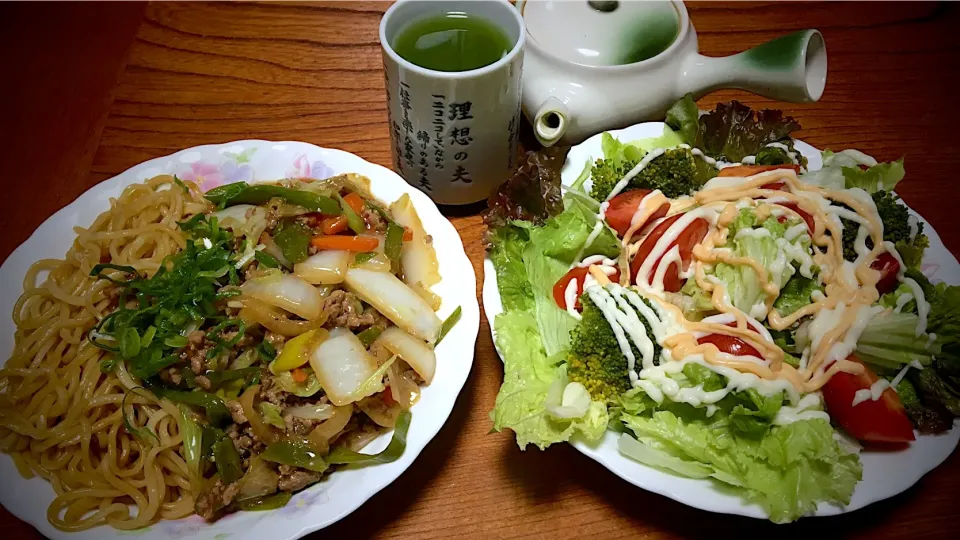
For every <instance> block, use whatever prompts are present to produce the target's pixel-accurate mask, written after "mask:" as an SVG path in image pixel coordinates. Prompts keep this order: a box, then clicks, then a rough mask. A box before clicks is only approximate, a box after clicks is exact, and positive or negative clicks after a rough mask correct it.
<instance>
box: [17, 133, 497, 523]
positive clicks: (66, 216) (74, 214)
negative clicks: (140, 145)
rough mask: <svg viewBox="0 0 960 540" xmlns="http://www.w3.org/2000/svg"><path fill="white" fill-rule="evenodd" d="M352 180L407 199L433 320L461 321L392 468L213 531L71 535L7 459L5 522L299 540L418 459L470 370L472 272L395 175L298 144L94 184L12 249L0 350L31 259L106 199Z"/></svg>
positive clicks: (262, 145)
mask: <svg viewBox="0 0 960 540" xmlns="http://www.w3.org/2000/svg"><path fill="white" fill-rule="evenodd" d="M347 172H354V173H358V174H361V175H364V176H366V177H368V178H370V181H371V182H370V183H371V190H372V192H373V194H374V195H375V196H376V197H377V198H378V199H380V200H382V201H384V202H392V201H394V200H396V199H397V198H399V197H400V196H401V195H403V194H404V193H408V194H409V195H410V198H411V199H412V201H413V205H414V207H415V208H416V209H417V213H418V214H419V215H420V218H421V220H422V221H423V225H424V227H425V228H426V230H427V232H428V233H429V234H430V235H431V236H433V242H434V246H435V247H436V250H437V256H438V258H439V261H440V274H441V276H442V277H443V280H442V281H441V282H440V283H438V284H437V285H436V286H435V287H434V289H433V290H434V291H435V292H436V293H437V294H438V295H439V296H440V297H441V298H442V299H443V304H442V305H441V307H440V311H439V312H438V315H439V316H440V317H441V319H443V318H446V316H447V315H449V314H450V313H451V312H453V310H454V309H456V307H457V306H461V308H462V309H463V314H462V317H461V319H460V322H459V323H457V325H456V326H455V327H454V328H453V330H452V331H451V332H450V334H449V335H448V336H447V337H446V338H445V339H444V340H443V342H441V343H440V345H439V346H438V347H437V350H436V353H437V374H436V376H435V378H434V380H433V382H432V384H430V386H428V387H425V388H424V389H423V394H422V397H421V399H420V401H419V402H418V403H417V404H416V405H415V406H414V407H413V420H412V422H411V425H410V432H409V434H408V436H407V449H406V451H405V452H404V453H403V456H402V457H401V458H400V459H398V460H397V461H395V462H393V463H388V464H382V465H373V466H369V467H351V468H347V469H345V470H339V471H336V472H334V473H333V474H330V475H329V476H328V477H327V478H326V479H325V480H324V481H322V482H320V483H319V484H317V485H314V486H312V487H310V488H309V489H306V490H304V491H302V492H300V493H298V494H296V495H294V497H293V499H292V500H291V501H290V503H289V504H288V505H287V506H286V507H285V508H282V509H279V510H275V511H272V512H238V513H236V514H232V515H229V516H226V517H224V518H222V519H220V520H218V521H216V522H214V523H206V522H205V521H204V520H203V519H202V518H200V517H198V516H191V517H188V518H185V519H181V520H177V521H161V522H159V523H157V524H155V525H152V526H150V527H148V528H147V529H144V530H139V531H133V532H128V533H119V532H117V531H116V530H114V529H112V528H110V527H97V528H95V529H92V530H88V531H84V532H79V533H69V534H67V533H63V532H61V531H58V530H56V529H54V528H53V527H52V526H51V525H50V524H49V523H48V522H47V518H46V511H47V506H48V505H49V503H50V501H52V500H53V497H54V492H53V488H52V487H50V484H48V483H47V482H46V481H44V480H42V479H39V478H34V479H31V480H25V479H23V478H22V477H21V476H20V475H19V474H18V473H17V471H16V469H15V467H14V465H13V460H12V459H10V457H9V456H6V455H3V457H2V458H0V478H2V479H3V481H2V482H0V502H2V503H3V505H4V506H5V507H6V508H7V510H9V511H10V512H12V513H13V514H14V515H16V516H17V517H19V518H20V519H23V520H24V521H26V522H28V523H30V524H31V525H33V526H34V527H36V528H37V529H38V530H39V531H40V532H41V533H43V534H44V535H46V536H48V537H51V538H70V539H71V540H77V539H91V540H93V539H102V538H109V537H120V536H130V535H131V534H134V535H137V536H138V537H139V538H143V539H159V538H216V539H217V540H220V539H223V538H227V537H230V536H235V537H243V538H269V539H271V540H275V539H276V540H283V539H292V538H299V537H300V536H303V535H305V534H307V533H309V532H311V531H315V530H317V529H320V528H323V527H326V526H327V525H330V524H331V523H333V522H335V521H337V520H339V519H340V518H342V517H344V516H346V515H347V514H349V513H350V512H352V511H354V510H356V509H357V508H358V507H359V506H360V505H361V504H363V503H364V502H365V501H366V500H367V499H369V498H370V497H372V496H373V495H374V494H375V493H377V492H378V491H380V490H381V489H383V488H384V487H386V486H387V485H388V484H389V483H391V482H393V481H394V480H395V479H396V478H397V477H398V476H400V474H401V473H402V472H403V471H405V470H406V469H407V467H409V466H410V464H411V463H413V460H414V459H416V457H417V455H419V454H420V452H421V451H422V450H423V448H424V447H425V446H426V445H427V443H428V442H430V440H431V439H432V438H433V437H434V435H436V434H437V432H438V431H439V430H440V427H441V426H443V423H444V422H445V421H446V419H447V417H448V416H449V415H450V412H451V410H452V409H453V405H454V402H455V401H456V399H457V395H458V394H459V393H460V389H461V388H463V385H464V383H465V382H466V380H467V375H469V373H470V367H471V365H472V363H473V348H474V344H475V343H476V340H477V332H478V330H479V327H480V308H479V306H478V305H477V300H476V277H475V275H474V272H473V265H472V264H471V263H470V260H469V259H468V258H467V255H466V253H464V250H463V244H462V243H461V241H460V236H459V234H457V231H456V229H454V227H453V225H451V224H450V222H449V221H447V219H446V218H444V217H443V216H442V215H441V214H440V212H439V210H437V207H436V206H435V205H434V204H433V202H432V201H430V199H429V198H428V197H427V196H426V195H425V194H423V193H421V192H420V191H418V190H416V189H415V188H413V187H411V186H410V185H409V184H407V183H406V182H405V181H404V180H403V179H402V178H400V177H399V176H397V175H396V174H395V173H394V172H392V171H390V170H389V169H386V168H384V167H381V166H379V165H374V164H372V163H369V162H367V161H364V160H363V159H361V158H359V157H357V156H355V155H353V154H350V153H347V152H344V151H341V150H329V149H324V148H319V147H317V146H314V145H312V144H306V143H301V142H270V141H254V140H251V141H237V142H231V143H226V144H219V145H208V146H199V147H196V148H189V149H187V150H182V151H180V152H177V153H176V154H173V155H171V156H167V157H163V158H158V159H153V160H150V161H148V162H146V163H141V164H140V165H137V166H135V167H133V168H131V169H129V170H127V171H125V172H123V173H122V174H120V175H118V176H115V177H113V178H111V179H110V180H107V181H104V182H102V183H100V184H97V185H96V186H94V187H93V188H91V189H89V190H88V191H87V192H86V193H84V194H83V195H81V196H80V197H78V198H77V200H75V201H74V202H73V203H71V204H70V205H68V206H66V207H65V208H63V209H62V210H60V211H59V212H57V213H56V214H54V215H53V216H51V217H50V218H49V219H47V220H46V221H45V222H44V223H43V224H42V225H40V227H39V228H37V230H36V231H35V232H34V233H33V235H32V236H31V237H30V238H29V239H28V240H27V241H26V242H24V243H23V244H22V245H21V246H20V247H18V248H17V249H16V250H15V251H14V252H13V254H11V255H10V257H9V258H8V259H7V260H6V261H5V262H4V263H3V267H2V268H0V283H3V284H4V285H5V286H4V287H3V288H2V290H0V314H2V315H0V350H2V351H4V353H5V354H4V356H3V361H4V362H6V359H7V358H8V356H9V353H10V351H12V350H13V334H14V325H13V321H12V320H11V319H10V313H12V312H13V306H14V303H15V302H16V300H17V297H18V296H19V295H20V293H21V292H22V291H21V285H20V284H21V283H22V282H23V276H24V275H25V274H26V272H27V268H28V267H29V266H30V265H31V264H32V263H33V262H34V261H37V260H39V259H45V258H62V257H63V255H64V254H65V253H66V252H67V249H68V248H69V247H70V244H71V243H72V242H73V238H74V234H73V232H72V231H73V227H74V226H77V225H79V226H83V227H86V226H88V225H90V223H92V222H93V220H94V219H95V218H96V216H97V215H98V214H100V213H101V212H103V211H104V210H107V209H108V208H109V199H110V198H111V197H117V196H119V195H120V193H121V192H122V191H123V188H124V187H126V186H127V185H129V184H132V183H135V182H141V181H143V180H145V179H147V178H151V177H153V176H156V175H158V174H178V175H179V176H180V178H182V179H189V180H195V181H197V182H198V183H199V185H200V186H201V187H202V188H203V189H204V190H208V189H211V188H213V187H216V186H218V185H221V184H224V183H230V182H236V181H241V180H243V181H247V182H257V181H267V180H277V179H281V178H289V177H314V178H320V179H322V178H327V177H329V176H331V175H334V174H339V173H347ZM389 439H390V435H389V434H384V435H383V436H381V437H380V439H378V440H377V441H374V442H373V443H371V445H370V447H369V450H367V451H368V452H373V451H379V450H380V449H382V448H383V447H385V446H386V444H387V442H388V441H389Z"/></svg>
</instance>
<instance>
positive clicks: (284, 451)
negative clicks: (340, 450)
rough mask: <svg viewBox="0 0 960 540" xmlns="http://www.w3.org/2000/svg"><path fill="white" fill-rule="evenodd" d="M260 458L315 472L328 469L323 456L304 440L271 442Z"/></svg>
mask: <svg viewBox="0 0 960 540" xmlns="http://www.w3.org/2000/svg"><path fill="white" fill-rule="evenodd" d="M260 458H261V459H265V460H267V461H272V462H274V463H279V464H281V465H289V466H291V467H300V468H301V469H307V470H309V471H314V472H323V471H325V470H327V463H326V462H325V461H324V460H323V458H322V457H320V455H319V454H317V453H316V452H314V451H313V449H312V448H310V447H309V446H307V445H306V444H304V443H302V442H295V441H277V442H275V443H270V445H268V446H267V449H266V450H264V451H263V452H262V453H261V454H260Z"/></svg>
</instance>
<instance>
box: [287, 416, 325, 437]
mask: <svg viewBox="0 0 960 540" xmlns="http://www.w3.org/2000/svg"><path fill="white" fill-rule="evenodd" d="M283 420H284V421H285V422H286V423H287V433H296V434H297V435H309V434H310V432H311V431H313V428H315V427H317V425H319V424H320V423H321V422H322V420H308V419H306V418H300V417H298V416H284V417H283Z"/></svg>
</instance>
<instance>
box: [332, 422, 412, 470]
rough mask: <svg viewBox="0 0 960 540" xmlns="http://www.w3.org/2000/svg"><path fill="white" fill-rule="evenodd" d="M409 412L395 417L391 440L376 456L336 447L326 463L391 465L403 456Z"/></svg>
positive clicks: (408, 426) (405, 446)
mask: <svg viewBox="0 0 960 540" xmlns="http://www.w3.org/2000/svg"><path fill="white" fill-rule="evenodd" d="M410 418H411V415H410V411H401V412H400V415H399V416H397V423H396V425H394V427H393V439H391V440H390V444H388V445H387V447H386V448H384V449H383V451H382V452H379V453H377V454H361V453H360V452H355V451H353V450H350V449H348V448H344V447H342V446H338V447H337V448H334V449H333V450H332V451H331V452H330V455H329V456H327V463H330V464H331V465H346V464H355V465H370V464H373V463H391V462H394V461H396V460H397V459H399V458H400V456H402V455H403V451H404V450H406V448H407V431H408V430H409V429H410Z"/></svg>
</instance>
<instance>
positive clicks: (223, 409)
mask: <svg viewBox="0 0 960 540" xmlns="http://www.w3.org/2000/svg"><path fill="white" fill-rule="evenodd" d="M146 387H147V389H148V390H150V391H151V392H153V395H155V396H157V397H158V398H166V399H169V400H170V401H173V402H175V403H184V404H186V405H194V406H197V407H203V409H204V410H205V411H206V413H207V421H208V422H210V423H211V424H213V425H223V424H225V423H227V422H229V421H230V410H229V409H227V405H226V404H225V403H224V402H223V400H222V399H220V398H219V397H217V396H215V395H213V394H208V393H206V392H186V391H183V390H171V389H169V388H164V387H162V386H159V385H146Z"/></svg>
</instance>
